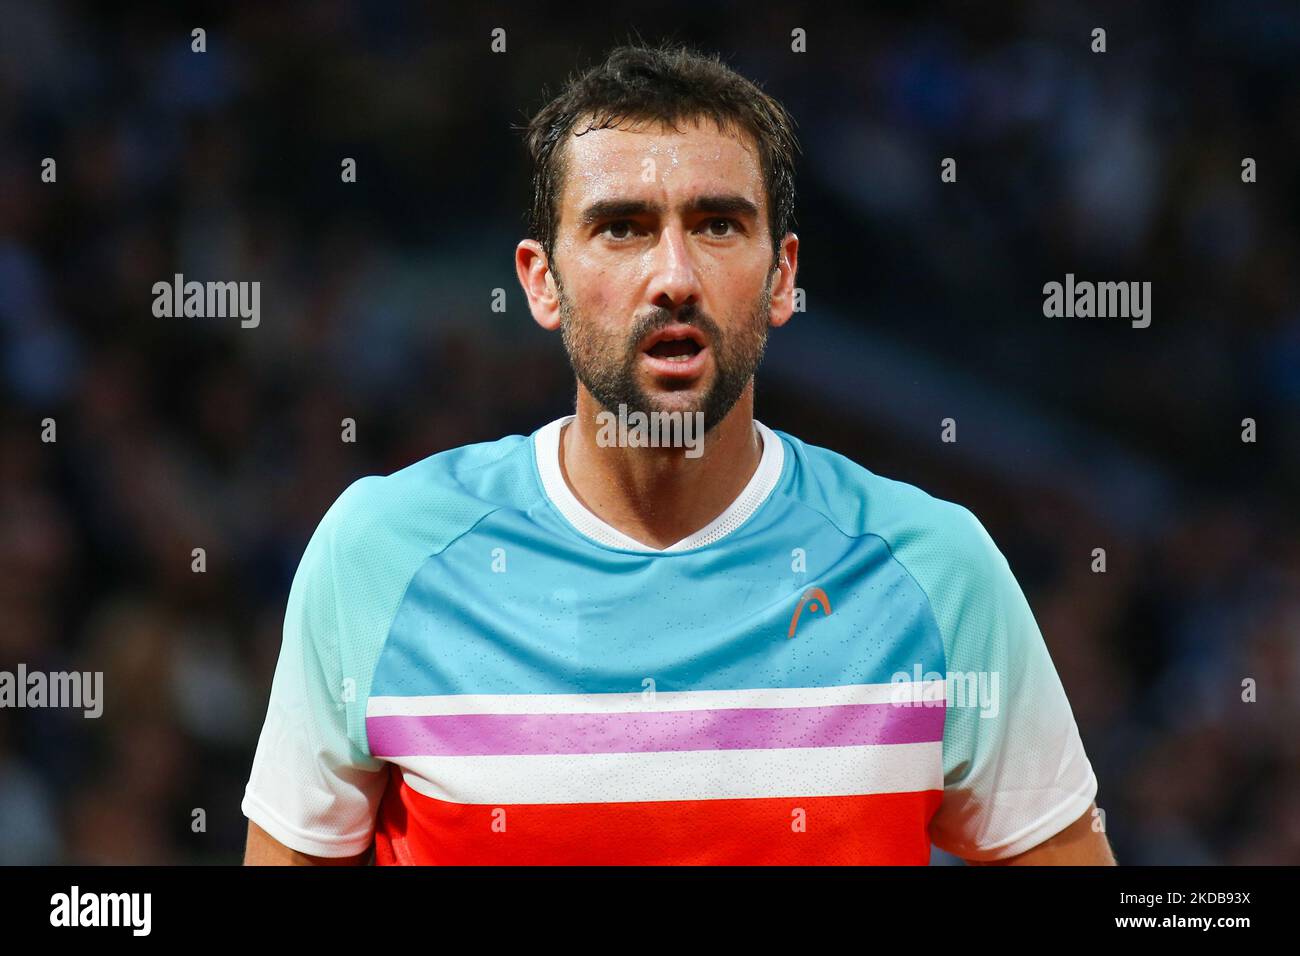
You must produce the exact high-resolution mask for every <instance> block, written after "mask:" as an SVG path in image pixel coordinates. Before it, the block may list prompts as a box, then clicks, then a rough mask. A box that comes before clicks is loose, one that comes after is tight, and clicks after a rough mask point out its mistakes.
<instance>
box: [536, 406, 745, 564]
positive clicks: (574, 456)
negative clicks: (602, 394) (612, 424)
mask: <svg viewBox="0 0 1300 956" xmlns="http://www.w3.org/2000/svg"><path fill="white" fill-rule="evenodd" d="M604 410H605V409H604V408H602V407H601V405H600V404H599V403H598V402H597V401H596V400H595V398H593V397H592V395H591V393H590V392H588V391H587V390H586V388H585V387H583V386H581V385H579V386H578V402H577V409H576V412H577V414H576V415H575V417H574V419H573V421H571V422H570V423H569V424H568V425H566V426H565V428H564V432H563V434H561V436H560V471H561V473H562V474H563V475H564V480H565V481H566V482H568V484H569V487H570V488H571V489H572V490H573V493H574V494H575V495H576V496H577V497H578V500H579V501H581V502H582V503H583V504H584V505H586V506H587V508H589V509H590V510H591V511H592V512H593V513H595V514H596V515H598V516H599V517H600V518H601V519H602V520H603V521H605V522H607V523H609V524H611V525H613V526H614V527H615V528H617V529H618V530H619V531H621V532H623V533H624V534H626V535H627V536H628V537H630V538H633V539H634V540H636V541H639V542H641V543H642V544H644V545H646V546H647V547H651V548H658V549H663V548H666V547H668V546H669V545H671V544H674V543H675V542H677V541H680V540H681V539H682V538H685V537H686V536H688V535H690V534H693V533H694V532H696V531H698V530H700V529H701V528H703V527H704V526H705V525H707V524H708V523H709V522H710V521H712V520H713V519H714V518H716V517H717V516H718V515H720V514H722V512H723V511H725V510H726V509H727V506H728V505H730V504H731V503H732V502H733V501H735V499H736V498H737V496H739V494H740V492H741V491H742V490H744V487H745V485H746V484H748V482H749V479H750V478H752V477H753V475H754V472H755V471H756V470H757V468H758V462H759V459H760V458H761V457H762V443H761V440H760V439H759V437H758V432H757V430H756V429H755V428H754V385H753V382H751V383H750V384H749V386H748V387H746V389H745V391H744V392H743V393H742V394H741V396H740V398H739V399H738V400H737V401H736V404H735V405H734V406H732V409H731V411H730V412H728V413H727V417H726V418H724V419H723V420H722V421H721V422H719V423H718V424H717V426H715V427H714V428H713V429H712V430H711V431H710V432H709V433H708V434H707V435H705V436H704V450H703V454H701V455H699V456H698V457H694V458H691V457H687V456H686V454H685V451H686V449H683V448H626V447H617V446H613V447H610V446H603V445H602V444H601V443H600V442H599V441H598V440H597V437H598V435H599V433H600V431H601V422H600V420H599V419H597V417H596V415H597V414H598V413H599V412H602V411H604Z"/></svg>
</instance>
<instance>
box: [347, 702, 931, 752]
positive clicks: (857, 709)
mask: <svg viewBox="0 0 1300 956" xmlns="http://www.w3.org/2000/svg"><path fill="white" fill-rule="evenodd" d="M943 715H944V707H943V706H942V702H941V703H940V705H938V706H933V707H921V706H916V707H900V706H896V705H894V704H888V703H885V704H840V705H835V706H828V707H767V708H750V709H746V708H720V709H716V710H675V711H658V712H648V713H613V714H605V713H601V714H450V715H448V714H437V715H427V716H404V715H403V716H385V717H367V718H366V733H367V735H368V737H369V742H370V752H371V753H372V754H373V755H374V756H376V757H399V756H471V755H488V754H497V755H500V754H592V753H648V752H651V751H665V750H748V749H760V748H774V749H775V748H785V747H854V746H862V745H864V744H910V743H923V742H927V741H934V740H942V739H943Z"/></svg>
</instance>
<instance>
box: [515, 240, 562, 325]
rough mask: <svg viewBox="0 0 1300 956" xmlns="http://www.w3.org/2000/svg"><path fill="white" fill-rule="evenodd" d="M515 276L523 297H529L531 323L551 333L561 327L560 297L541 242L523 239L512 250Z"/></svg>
mask: <svg viewBox="0 0 1300 956" xmlns="http://www.w3.org/2000/svg"><path fill="white" fill-rule="evenodd" d="M515 273H516V274H517V275H518V276H519V284H520V285H521V286H523V287H524V295H526V296H528V309H529V311H530V312H532V313H533V321H534V322H536V323H537V324H538V325H540V326H541V327H542V328H544V329H546V331H548V332H554V331H555V330H556V329H558V328H559V327H560V293H559V290H558V289H556V288H555V276H553V275H552V274H551V264H550V262H549V261H548V260H547V258H546V252H545V250H543V249H542V244H541V243H540V242H537V241H536V240H533V239H524V240H522V241H521V242H520V243H519V245H518V246H516V247H515Z"/></svg>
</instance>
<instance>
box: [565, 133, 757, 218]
mask: <svg viewBox="0 0 1300 956" xmlns="http://www.w3.org/2000/svg"><path fill="white" fill-rule="evenodd" d="M577 128H578V129H583V128H584V127H583V124H579V125H578V127H577ZM566 150H567V152H566V155H565V157H564V164H563V169H564V181H563V185H562V192H561V197H560V203H559V207H560V209H562V210H563V209H572V208H576V207H579V206H581V205H583V204H586V203H588V202H591V201H593V200H596V199H612V198H628V197H635V196H646V195H651V194H654V195H659V194H662V192H664V191H668V192H670V193H677V192H682V193H687V192H699V191H708V192H722V191H725V192H729V193H738V194H740V195H742V196H745V197H746V198H748V199H750V200H751V201H752V202H753V203H754V204H755V205H756V206H759V207H760V208H761V206H762V203H761V200H762V194H763V173H762V163H761V161H760V159H759V155H758V150H757V149H756V148H755V145H754V142H753V138H752V137H751V136H749V135H747V134H746V133H744V132H741V131H739V130H733V129H722V130H719V129H718V127H717V124H715V123H714V122H713V120H711V119H707V118H705V119H699V120H687V121H685V122H683V123H679V124H678V126H677V129H676V130H674V129H673V128H672V127H668V126H663V125H660V124H657V123H641V124H636V125H628V126H623V127H620V128H617V129H596V130H590V131H587V132H584V133H582V135H570V136H569V137H568V138H567V141H566Z"/></svg>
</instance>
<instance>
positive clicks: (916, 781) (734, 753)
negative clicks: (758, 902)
mask: <svg viewBox="0 0 1300 956" xmlns="http://www.w3.org/2000/svg"><path fill="white" fill-rule="evenodd" d="M393 763H396V764H397V765H398V766H400V767H401V768H402V769H403V771H404V772H403V774H402V776H403V779H405V780H406V782H407V784H408V785H409V786H410V787H411V789H413V790H415V791H417V792H418V793H422V794H424V795H425V796H426V797H433V798H434V799H436V800H443V801H449V802H452V803H478V804H483V803H487V804H500V803H627V802H631V801H642V800H723V799H744V798H753V797H834V796H850V795H858V794H871V793H910V792H914V791H917V790H940V789H942V788H943V766H942V763H943V742H942V741H939V740H935V741H931V742H929V743H915V744H876V745H874V746H866V747H792V748H775V749H763V750H685V751H655V752H652V753H634V754H625V753H616V754H559V755H556V754H525V755H511V756H474V757H400V758H397V759H395V760H394V761H393Z"/></svg>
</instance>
